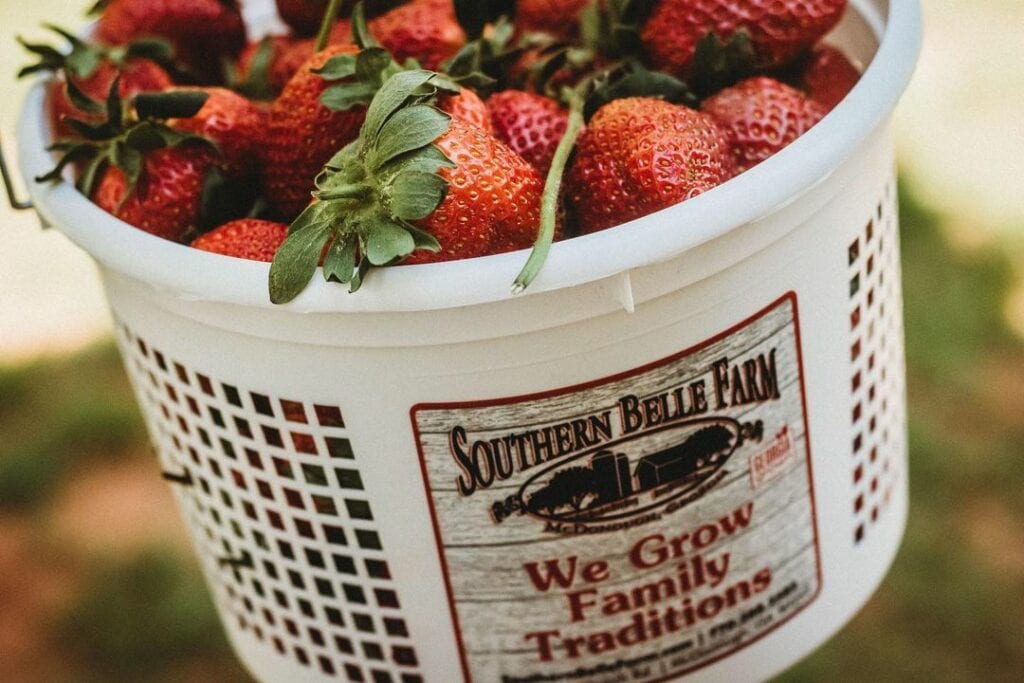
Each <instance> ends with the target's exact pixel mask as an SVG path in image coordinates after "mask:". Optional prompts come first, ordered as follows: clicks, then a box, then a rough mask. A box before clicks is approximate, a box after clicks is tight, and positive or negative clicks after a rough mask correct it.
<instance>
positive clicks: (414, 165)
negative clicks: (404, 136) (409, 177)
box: [387, 145, 455, 175]
mask: <svg viewBox="0 0 1024 683" xmlns="http://www.w3.org/2000/svg"><path fill="white" fill-rule="evenodd" d="M442 168H455V163H454V162H453V161H452V160H451V159H449V158H448V157H447V156H446V155H445V153H444V152H442V151H441V149H440V148H439V147H438V146H437V145H427V146H426V147H422V148H420V149H418V150H415V151H413V152H409V153H408V154H405V155H403V156H402V157H401V158H398V159H394V160H392V161H391V163H389V164H388V167H387V171H388V172H389V173H391V174H393V175H398V174H400V173H412V172H420V173H437V172H438V171H440V170H441V169H442Z"/></svg>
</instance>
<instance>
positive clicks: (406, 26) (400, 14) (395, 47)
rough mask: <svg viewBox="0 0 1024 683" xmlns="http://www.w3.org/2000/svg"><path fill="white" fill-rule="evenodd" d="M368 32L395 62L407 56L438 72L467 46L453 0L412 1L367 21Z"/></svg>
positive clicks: (403, 59) (401, 60)
mask: <svg viewBox="0 0 1024 683" xmlns="http://www.w3.org/2000/svg"><path fill="white" fill-rule="evenodd" d="M370 32H371V33H372V34H373V35H374V36H375V37H376V38H377V40H379V41H380V43H381V45H383V46H384V47H385V48H386V49H387V50H388V51H389V52H391V54H392V55H394V58H395V60H396V61H397V62H399V63H402V62H404V61H405V60H406V59H409V58H410V57H411V58H413V59H415V60H417V61H418V62H419V63H420V64H421V65H422V66H423V67H424V68H425V69H437V68H438V67H440V66H441V64H442V63H443V62H445V61H446V60H447V59H449V58H450V57H452V56H454V55H455V53H456V52H458V51H459V48H461V47H462V46H463V45H465V43H466V34H465V32H464V31H463V30H462V27H461V26H460V25H459V22H458V20H456V18H455V9H454V7H453V6H452V0H412V2H410V3H408V4H406V5H401V6H400V7H396V8H395V9H393V10H391V11H390V12H387V13H386V14H383V15H381V16H379V17H377V18H376V19H374V20H373V21H371V22H370Z"/></svg>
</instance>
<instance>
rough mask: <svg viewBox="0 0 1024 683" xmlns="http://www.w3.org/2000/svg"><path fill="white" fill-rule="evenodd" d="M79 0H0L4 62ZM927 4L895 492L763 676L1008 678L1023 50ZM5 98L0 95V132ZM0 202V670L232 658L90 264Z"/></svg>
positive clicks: (1021, 362)
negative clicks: (903, 532) (845, 572)
mask: <svg viewBox="0 0 1024 683" xmlns="http://www.w3.org/2000/svg"><path fill="white" fill-rule="evenodd" d="M79 4H80V3H62V2H57V0H38V1H37V2H34V3H31V4H29V3H18V4H17V5H16V4H15V3H14V0H0V64H2V66H3V69H2V71H4V72H8V73H9V72H11V71H13V70H14V68H15V65H17V64H19V63H20V61H21V56H20V54H18V51H17V49H16V48H12V44H13V40H12V37H13V34H14V33H16V32H29V33H30V32H31V30H32V29H31V27H32V26H34V25H36V24H37V23H38V22H39V21H41V20H44V19H51V20H53V19H58V20H60V21H62V22H64V23H67V24H71V25H74V22H75V21H76V19H75V17H76V16H77V14H78V5H79ZM925 6H926V10H927V11H928V14H929V19H930V23H929V34H928V45H927V46H926V52H925V60H924V62H923V63H922V67H921V71H920V73H919V75H918V78H917V80H916V82H915V85H914V88H913V89H912V90H911V92H910V94H909V95H908V97H907V99H906V101H905V102H904V104H903V106H902V108H901V112H900V115H899V117H898V118H897V130H898V132H899V135H900V146H901V151H902V160H903V161H902V163H903V167H904V174H903V175H904V182H903V185H902V188H901V201H902V230H903V255H904V283H905V288H906V318H907V320H906V323H907V354H908V363H909V386H910V401H911V410H910V417H911V428H910V444H911V455H910V457H911V488H912V514H911V518H910V523H909V528H908V531H907V536H906V540H905V542H904V544H903V547H902V550H901V552H900V554H899V556H898V558H897V560H896V564H895V566H894V567H893V570H892V572H891V573H890V574H889V576H888V578H887V580H886V581H885V583H884V584H883V586H882V588H881V589H880V590H879V591H878V593H877V594H876V596H875V597H874V599H873V600H872V601H871V602H870V603H869V604H868V606H867V607H866V608H865V609H864V610H863V611H862V612H861V613H860V615H859V616H858V617H857V618H856V619H855V620H854V621H853V622H852V623H851V624H850V625H849V626H848V627H847V628H846V629H844V630H843V631H842V632H841V633H840V634H839V635H837V636H836V637H835V638H833V639H832V640H831V641H830V642H829V643H828V644H827V645H826V646H825V647H824V648H823V649H821V650H819V651H818V652H817V653H815V654H814V655H812V656H811V657H810V658H809V659H807V660H806V661H804V662H802V663H800V664H799V665H798V666H796V667H795V668H794V669H792V670H791V671H789V672H787V673H786V674H785V675H783V676H782V677H781V679H780V680H782V681H790V682H794V683H795V682H798V681H799V682H802V681H833V680H838V681H878V680H882V681H975V680H979V681H1019V680H1022V679H1024V342H1022V338H1021V336H1020V332H1021V330H1024V324H1022V321H1024V295H1022V291H1024V289H1022V287H1021V284H1020V283H1021V281H1022V279H1021V273H1022V272H1024V267H1022V266H1024V238H1022V236H1024V207H1022V206H1021V203H1020V198H1019V183H1020V178H1022V177H1024V171H1022V172H1017V169H1019V168H1020V164H1021V160H1022V158H1024V155H1022V154H1021V153H1020V152H1021V149H1022V144H1024V128H1022V123H1021V122H1022V121H1024V117H1021V116H1020V106H1019V105H1020V102H1021V101H1024V97H1022V95H1024V84H1022V78H1024V76H1022V74H1024V70H1022V69H1021V67H1020V63H1021V60H1020V59H1016V60H1015V59H1012V58H1011V59H1007V58H1006V57H1005V55H1006V53H1010V54H1011V55H1012V54H1014V51H1016V53H1015V54H1016V55H1017V56H1018V57H1019V56H1020V54H1021V44H1022V41H1020V39H1019V27H1020V26H1021V25H1022V23H1021V21H1022V20H1024V3H1021V2H1020V1H1019V0H984V2H981V0H978V1H977V2H956V1H955V0H933V1H932V2H925ZM1014 19H1016V22H1014V21H1013V20H1014ZM1008 21H1009V23H1007V22H1008ZM951 32H952V33H951ZM951 45H952V47H951ZM993 51H996V52H998V54H996V55H995V56H994V57H993ZM1000 51H1001V52H1000ZM965 65H966V66H965ZM6 79H7V77H6V76H3V75H2V74H0V83H7V82H8V81H7V80H6ZM4 87H5V88H6V87H7V86H4ZM4 92H5V93H6V92H7V91H6V90H5V91H4ZM18 92H20V90H17V91H12V94H14V95H16V94H17V93H18ZM1008 95H1009V98H1008ZM1014 95H1015V96H1014ZM17 99H18V97H17V96H15V97H5V98H3V102H2V103H0V131H3V132H8V131H10V130H12V128H13V121H14V115H15V110H14V104H15V103H16V101H17ZM1014 100H1015V101H1016V102H1017V104H1016V105H1015V106H1013V107H1012V108H1010V109H1009V110H1008V109H1007V106H1006V105H1007V102H1012V101H1014ZM950 103H952V104H956V105H957V107H956V109H955V115H954V109H952V108H951V106H952V105H951V104H950ZM944 107H946V109H945V111H943V109H944ZM1013 140H1017V141H1018V144H1016V145H1014V144H1007V143H1008V142H1012V141H1013ZM986 150H988V151H987V152H986ZM1014 187H1016V188H1017V190H1014ZM0 219H2V222H3V224H4V228H5V232H7V233H8V236H9V237H10V239H11V240H12V241H13V244H14V248H13V249H12V248H8V249H6V250H5V255H4V256H2V257H0V290H2V291H4V292H5V295H6V297H7V298H6V299H5V300H4V305H3V306H0V681H16V682H21V681H245V680H248V678H247V676H246V675H245V673H244V672H243V671H242V670H241V669H240V667H239V665H238V664H237V663H236V661H235V660H234V658H233V656H232V655H231V653H230V650H229V649H228V646H227V644H226V642H225V640H224V637H223V635H222V634H221V631H220V628H219V625H218V622H217V618H216V615H215V613H214V610H213V605H212V603H211V602H210V599H209V598H208V596H207V594H206V591H205V588H204V587H203V584H202V580H201V577H200V576H199V573H198V568H197V566H196V564H195V562H194V561H193V559H192V558H191V556H190V552H189V547H188V542H187V540H186V538H185V535H184V531H183V529H182V527H181V525H180V523H179V521H178V519H177V516H176V510H175V507H174V504H173V501H172V499H171V497H170V493H169V491H168V490H167V487H166V486H165V484H164V483H163V482H162V481H161V480H160V478H159V472H158V469H157V465H156V461H155V458H154V457H153V456H152V453H151V451H150V448H149V446H148V443H147V440H146V437H145V431H144V427H143V425H142V423H141V420H140V417H139V414H138V412H137V410H136V408H135V405H134V402H133V399H132V397H131V394H130V389H129V387H128V384H127V380H126V378H125V376H124V373H123V370H122V368H121V364H120V360H119V359H118V356H117V353H116V350H115V349H114V347H113V344H112V342H110V341H107V339H108V337H107V329H108V327H107V325H108V322H107V320H106V317H105V313H104V310H103V304H102V299H101V297H100V295H99V288H98V287H97V285H96V282H95V276H94V275H93V273H92V269H91V266H89V264H88V262H87V260H86V259H85V258H84V257H82V256H81V255H80V254H78V253H77V252H76V251H75V250H74V249H73V248H72V247H70V245H67V244H66V243H65V241H64V240H63V239H62V238H61V237H60V236H59V235H56V234H53V233H49V234H45V235H44V234H42V233H40V232H39V231H38V227H37V225H35V224H34V223H33V222H32V220H31V219H30V218H26V217H18V218H17V219H15V218H14V217H13V216H12V215H11V214H8V213H0ZM9 246H10V245H9ZM12 252H13V255H12ZM44 264H45V265H44ZM97 339H98V340H97Z"/></svg>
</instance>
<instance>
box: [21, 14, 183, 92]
mask: <svg viewBox="0 0 1024 683" xmlns="http://www.w3.org/2000/svg"><path fill="white" fill-rule="evenodd" d="M43 26H44V27H45V28H47V29H49V30H50V31H53V32H54V33H56V34H57V35H58V36H60V37H61V38H63V39H64V40H65V41H66V42H67V48H66V50H65V51H64V52H61V51H60V50H58V49H56V48H54V47H53V46H51V45H47V44H45V43H31V42H29V41H27V40H25V39H24V38H21V37H20V36H19V37H18V39H17V40H18V42H19V43H20V44H21V46H22V47H24V48H25V49H26V50H28V51H29V52H30V53H32V55H34V56H35V58H36V59H37V60H38V61H37V62H35V63H34V64H28V65H26V66H24V67H22V68H21V69H20V70H19V71H18V78H24V77H25V76H30V75H32V74H35V73H38V72H42V71H48V72H51V73H57V72H60V71H63V72H64V73H65V74H66V75H67V77H68V78H69V79H70V78H76V79H86V78H89V77H90V76H92V75H93V74H94V73H96V70H97V69H99V68H100V65H101V64H103V63H104V62H112V63H113V64H114V65H115V66H117V67H118V68H124V67H125V66H127V64H128V62H129V61H130V60H132V59H148V60H150V61H153V62H156V63H157V64H158V65H160V66H162V67H164V68H165V69H173V68H174V66H175V65H174V47H173V46H172V45H171V44H170V43H169V42H167V41H166V40H163V39H161V38H140V39H137V40H134V41H132V42H130V43H128V44H127V45H118V46H105V45H97V44H94V43H88V42H86V41H84V40H82V39H81V38H79V37H78V36H76V35H75V34H73V33H71V32H70V31H67V30H65V29H63V28H61V27H59V26H55V25H53V24H43Z"/></svg>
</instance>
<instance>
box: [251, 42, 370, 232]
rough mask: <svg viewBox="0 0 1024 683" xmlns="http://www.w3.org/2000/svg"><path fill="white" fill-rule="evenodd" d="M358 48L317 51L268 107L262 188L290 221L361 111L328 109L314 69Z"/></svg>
mask: <svg viewBox="0 0 1024 683" xmlns="http://www.w3.org/2000/svg"><path fill="white" fill-rule="evenodd" d="M358 52H359V48H357V47H356V46H354V45H333V46H331V47H328V48H327V49H325V50H323V51H322V52H318V53H317V54H315V55H314V56H313V57H312V58H310V59H309V60H307V61H306V62H305V64H303V66H302V67H301V68H300V69H299V70H298V72H297V73H296V74H295V75H294V76H293V77H292V79H291V80H290V81H288V84H287V85H286V86H285V88H284V90H283V91H282V92H281V96H280V97H278V98H277V99H276V100H275V101H274V103H273V104H272V105H271V107H270V111H269V112H268V114H267V123H266V135H265V136H264V139H263V142H262V163H263V189H264V193H265V196H266V199H267V200H268V201H269V203H270V205H271V207H273V208H274V209H275V210H276V211H277V213H278V214H280V215H281V216H282V217H284V218H287V219H289V220H291V219H293V218H294V217H295V216H298V215H299V213H300V212H301V211H302V210H303V209H304V208H305V207H306V205H307V204H309V200H310V192H311V191H312V189H313V178H314V177H316V175H317V173H319V172H320V169H321V168H323V165H324V163H326V161H327V160H328V159H330V158H331V156H332V155H334V154H335V153H336V152H337V151H338V150H339V149H341V148H342V147H344V146H345V145H347V144H348V143H350V142H352V141H353V140H355V139H356V137H357V136H358V135H359V127H360V126H361V125H362V124H363V118H364V116H365V109H364V108H363V107H362V106H358V107H353V108H351V109H343V110H340V111H332V110H331V109H329V108H327V107H326V106H325V105H324V104H323V103H321V101H320V97H321V95H323V94H324V91H326V90H327V89H328V87H330V85H331V83H330V82H329V81H327V80H325V79H324V78H322V77H321V76H320V75H319V74H317V73H315V72H314V69H319V68H320V67H323V66H324V65H326V64H327V63H328V62H329V61H330V60H331V59H332V58H333V57H337V56H341V55H350V56H354V55H356V54H357V53H358Z"/></svg>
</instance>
